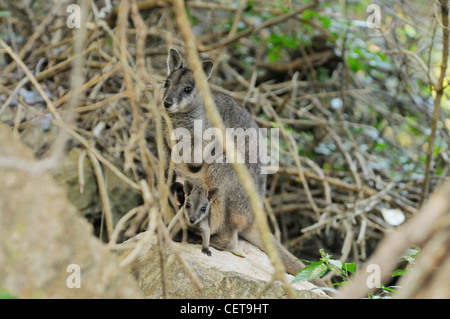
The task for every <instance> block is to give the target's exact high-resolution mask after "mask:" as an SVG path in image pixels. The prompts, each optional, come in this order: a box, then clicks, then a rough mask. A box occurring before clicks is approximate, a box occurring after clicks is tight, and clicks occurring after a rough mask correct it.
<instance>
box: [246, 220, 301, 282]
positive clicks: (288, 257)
mask: <svg viewBox="0 0 450 319" xmlns="http://www.w3.org/2000/svg"><path fill="white" fill-rule="evenodd" d="M240 235H241V236H242V238H244V239H245V240H246V241H248V242H249V243H251V244H253V245H255V246H256V247H258V248H259V249H261V250H262V251H264V252H265V253H267V251H266V247H265V246H264V243H263V242H262V239H261V236H260V234H259V231H258V229H256V226H255V225H252V226H251V227H250V228H249V229H248V230H246V231H245V232H243V233H242V234H240ZM270 238H271V239H272V242H273V244H274V245H275V248H276V249H277V251H278V254H279V256H280V258H281V261H282V262H283V264H284V267H285V268H286V272H287V273H289V274H291V275H293V276H295V275H296V274H297V273H298V272H299V271H300V270H301V269H303V268H304V267H305V265H304V264H303V263H302V262H301V261H300V260H298V258H297V257H295V256H294V255H292V254H291V253H290V252H289V251H288V250H287V249H286V248H284V247H283V245H282V244H281V243H280V242H279V241H278V240H277V239H276V238H275V237H274V236H273V235H272V234H270Z"/></svg>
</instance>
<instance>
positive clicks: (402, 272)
mask: <svg viewBox="0 0 450 319" xmlns="http://www.w3.org/2000/svg"><path fill="white" fill-rule="evenodd" d="M405 274H406V269H397V270H395V271H394V273H393V274H392V277H398V276H403V275H405Z"/></svg>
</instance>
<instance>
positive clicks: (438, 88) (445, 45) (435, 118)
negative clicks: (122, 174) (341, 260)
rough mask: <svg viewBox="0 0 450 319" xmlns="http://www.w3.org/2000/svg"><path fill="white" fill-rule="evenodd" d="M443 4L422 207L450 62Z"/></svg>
mask: <svg viewBox="0 0 450 319" xmlns="http://www.w3.org/2000/svg"><path fill="white" fill-rule="evenodd" d="M440 4H441V13H442V46H443V50H442V62H441V73H440V75H439V79H438V81H437V83H436V85H435V87H434V90H435V92H436V99H435V100H434V110H433V118H432V122H431V134H430V140H429V141H428V149H427V161H426V163H425V176H424V179H423V184H422V194H421V197H420V205H422V203H423V201H424V200H425V198H426V197H427V195H428V189H429V185H430V181H429V179H430V169H431V161H432V160H433V152H434V140H435V138H436V127H437V122H438V119H439V113H440V105H441V98H442V95H443V94H444V79H445V71H446V70H447V61H448V46H449V42H448V38H449V26H448V11H449V10H448V0H440ZM436 19H438V20H439V17H438V15H437V14H436Z"/></svg>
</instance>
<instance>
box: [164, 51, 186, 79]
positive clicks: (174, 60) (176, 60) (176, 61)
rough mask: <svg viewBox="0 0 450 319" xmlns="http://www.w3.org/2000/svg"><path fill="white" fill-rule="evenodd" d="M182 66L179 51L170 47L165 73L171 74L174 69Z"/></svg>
mask: <svg viewBox="0 0 450 319" xmlns="http://www.w3.org/2000/svg"><path fill="white" fill-rule="evenodd" d="M182 67H183V59H182V58H181V55H180V53H179V52H178V51H177V50H176V49H174V48H170V50H169V55H168V56H167V74H169V75H170V74H171V73H173V72H175V71H176V70H178V69H180V68H182Z"/></svg>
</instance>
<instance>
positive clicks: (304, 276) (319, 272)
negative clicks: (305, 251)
mask: <svg viewBox="0 0 450 319" xmlns="http://www.w3.org/2000/svg"><path fill="white" fill-rule="evenodd" d="M327 270H328V267H327V266H326V265H325V264H324V263H323V262H322V261H316V262H312V263H311V264H310V265H308V266H306V267H305V268H303V269H302V270H300V271H299V272H298V273H297V275H296V276H295V279H294V280H293V281H292V283H296V282H302V281H308V280H312V279H314V278H319V277H321V276H323V275H324V274H325V273H326V272H327Z"/></svg>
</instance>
